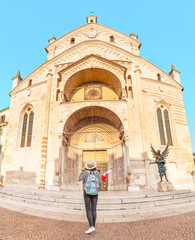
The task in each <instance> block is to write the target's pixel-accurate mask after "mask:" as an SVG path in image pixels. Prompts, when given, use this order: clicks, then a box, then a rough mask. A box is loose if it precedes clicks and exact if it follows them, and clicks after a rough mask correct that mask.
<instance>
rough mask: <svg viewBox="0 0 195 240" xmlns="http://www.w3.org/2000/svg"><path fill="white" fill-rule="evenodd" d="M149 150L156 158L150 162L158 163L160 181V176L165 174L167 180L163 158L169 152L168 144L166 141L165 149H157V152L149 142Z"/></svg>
mask: <svg viewBox="0 0 195 240" xmlns="http://www.w3.org/2000/svg"><path fill="white" fill-rule="evenodd" d="M151 152H152V154H153V157H154V158H155V159H156V160H155V162H151V163H150V164H154V163H156V164H157V165H158V172H159V175H160V179H161V181H160V182H162V177H163V176H165V178H166V180H167V182H169V181H168V179H167V175H166V167H165V163H166V161H165V159H166V158H167V156H168V154H169V146H168V143H167V146H166V148H165V150H164V151H163V152H162V153H160V150H157V152H156V151H155V150H154V148H153V146H152V144H151Z"/></svg>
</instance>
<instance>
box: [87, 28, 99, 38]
mask: <svg viewBox="0 0 195 240" xmlns="http://www.w3.org/2000/svg"><path fill="white" fill-rule="evenodd" d="M87 35H88V37H89V38H95V37H96V35H97V30H95V29H94V28H90V29H89V30H88V31H87Z"/></svg>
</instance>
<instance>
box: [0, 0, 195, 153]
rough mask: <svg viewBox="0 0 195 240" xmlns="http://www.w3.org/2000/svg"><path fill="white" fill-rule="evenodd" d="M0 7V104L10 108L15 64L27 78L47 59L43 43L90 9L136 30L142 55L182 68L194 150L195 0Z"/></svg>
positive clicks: (19, 2) (21, 0)
mask: <svg viewBox="0 0 195 240" xmlns="http://www.w3.org/2000/svg"><path fill="white" fill-rule="evenodd" d="M0 9H1V14H0V33H1V34H0V46H1V58H0V109H4V108H6V107H9V102H10V98H9V96H8V93H9V92H10V91H11V88H12V80H11V79H12V77H13V76H15V75H16V73H17V71H18V69H20V71H21V76H22V78H24V77H26V76H27V75H28V74H29V73H31V72H32V71H33V70H34V69H35V68H36V67H38V66H39V65H40V64H42V63H43V62H45V61H46V60H47V54H46V52H45V50H44V47H45V46H47V45H48V41H47V40H48V39H49V38H51V37H52V36H53V35H55V37H56V38H58V37H60V36H62V35H64V34H65V33H67V32H69V31H71V30H73V29H74V28H77V27H79V26H81V25H83V24H85V23H86V16H88V15H90V11H93V12H94V15H96V16H97V17H98V23H100V24H103V25H107V26H109V27H112V28H114V29H117V30H119V31H121V32H123V33H126V34H130V33H131V32H134V33H135V34H138V35H139V38H138V40H139V41H141V42H142V47H141V56H143V57H144V58H146V59H148V60H149V61H151V62H152V63H154V64H156V65H157V66H158V67H160V68H161V69H163V70H164V71H165V72H169V71H170V68H171V62H173V63H174V66H175V68H176V69H177V70H179V71H181V74H180V78H181V83H182V85H183V86H184V88H185V89H184V93H183V96H184V103H185V107H186V113H187V119H188V124H189V130H190V136H191V140H192V148H193V151H194V152H195V124H194V122H195V107H194V104H195V91H194V89H195V77H194V70H195V60H194V56H195V47H194V43H195V27H194V25H195V14H194V12H195V1H194V0H186V1H182V0H171V1H170V0H169V1H168V0H163V1H156V0H147V1H146V0H139V1H131V0H120V1H118V0H112V1H111V0H104V1H103V0H98V1H88V0H82V1H80V0H74V1H67V0H55V1H53V0H47V1H46V0H39V1H38V0H33V1H26V0H6V1H3V0H1V1H0Z"/></svg>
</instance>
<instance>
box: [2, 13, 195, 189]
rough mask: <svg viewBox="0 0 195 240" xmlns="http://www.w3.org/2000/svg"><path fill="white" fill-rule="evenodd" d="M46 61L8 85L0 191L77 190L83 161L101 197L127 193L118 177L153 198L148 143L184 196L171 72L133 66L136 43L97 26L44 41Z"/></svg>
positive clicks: (185, 160)
mask: <svg viewBox="0 0 195 240" xmlns="http://www.w3.org/2000/svg"><path fill="white" fill-rule="evenodd" d="M48 41H49V45H48V46H47V47H46V48H45V50H46V52H47V54H48V60H47V61H46V62H45V63H43V64H42V65H41V66H39V67H38V68H37V69H35V70H34V71H33V72H32V73H30V74H29V75H28V76H27V77H25V78H24V79H22V78H21V76H20V72H18V74H17V75H16V77H14V78H13V88H12V91H11V92H10V97H11V101H10V107H9V120H8V123H7V124H4V125H2V128H3V127H4V128H5V129H6V136H5V137H4V142H3V144H2V146H3V148H2V150H3V155H2V156H1V175H2V176H3V181H4V185H5V186H20V187H27V186H28V187H31V188H46V189H67V190H81V189H82V186H81V183H79V182H78V175H79V173H80V171H81V168H82V167H83V166H84V164H85V162H86V161H88V160H89V159H93V160H95V161H96V162H97V169H98V170H99V171H100V173H101V174H103V173H104V172H105V171H107V170H108V169H109V168H111V167H113V166H115V168H114V170H113V172H112V174H111V175H110V176H109V179H108V180H107V181H106V182H105V183H104V185H103V186H102V187H101V188H102V190H105V191H109V190H127V184H126V177H127V175H128V173H130V174H131V180H130V181H131V183H132V184H133V185H134V186H136V187H138V188H139V189H140V190H141V189H153V190H156V188H157V182H159V175H158V170H157V166H155V165H150V164H149V163H150V162H151V160H154V159H153V157H152V153H151V152H150V144H151V143H152V145H153V147H154V148H155V149H160V150H161V151H163V150H164V149H165V147H166V145H167V143H169V155H168V157H167V159H166V168H167V175H168V178H169V180H170V181H171V182H172V184H173V185H174V187H175V188H176V189H190V188H191V189H192V188H193V187H194V186H193V179H192V173H193V170H194V162H193V156H192V148H191V142H190V136H189V130H188V124H187V119H186V113H185V107H184V102H183V96H182V91H183V86H182V85H181V84H180V78H179V71H177V70H176V69H175V67H174V66H173V65H172V66H171V71H170V73H169V74H167V73H165V72H164V71H163V70H161V69H160V68H159V67H157V66H155V65H154V64H153V63H151V62H149V61H148V60H146V59H144V58H143V57H141V56H140V55H139V54H140V47H141V43H140V42H139V41H138V36H137V35H135V34H133V33H132V34H130V36H128V35H126V34H123V33H121V32H119V31H117V30H114V29H111V28H109V27H107V26H103V25H100V24H98V23H97V17H96V16H93V15H91V16H89V17H87V24H85V25H83V26H81V27H79V28H77V29H75V30H73V31H71V32H69V33H67V34H65V35H64V36H62V37H60V38H58V39H56V38H55V37H53V38H51V39H49V40H48Z"/></svg>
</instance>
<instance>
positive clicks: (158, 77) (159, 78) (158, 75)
mask: <svg viewBox="0 0 195 240" xmlns="http://www.w3.org/2000/svg"><path fill="white" fill-rule="evenodd" d="M157 79H158V81H161V75H160V74H159V73H158V74H157Z"/></svg>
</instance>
